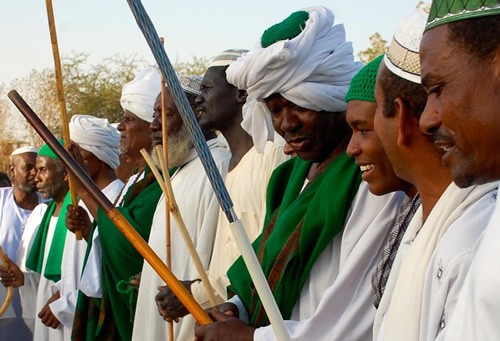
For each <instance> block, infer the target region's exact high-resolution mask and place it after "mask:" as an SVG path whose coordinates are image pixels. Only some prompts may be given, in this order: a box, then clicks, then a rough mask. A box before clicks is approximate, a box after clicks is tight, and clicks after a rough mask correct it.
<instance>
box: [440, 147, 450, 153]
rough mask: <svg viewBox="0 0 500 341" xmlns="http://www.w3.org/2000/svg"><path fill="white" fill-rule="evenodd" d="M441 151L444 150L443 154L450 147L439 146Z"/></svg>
mask: <svg viewBox="0 0 500 341" xmlns="http://www.w3.org/2000/svg"><path fill="white" fill-rule="evenodd" d="M441 149H442V150H444V151H445V152H447V151H448V150H450V149H451V147H446V146H441Z"/></svg>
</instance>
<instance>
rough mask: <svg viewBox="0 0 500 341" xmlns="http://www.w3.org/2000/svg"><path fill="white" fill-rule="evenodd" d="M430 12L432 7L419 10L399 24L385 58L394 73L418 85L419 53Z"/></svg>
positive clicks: (386, 64) (386, 63)
mask: <svg viewBox="0 0 500 341" xmlns="http://www.w3.org/2000/svg"><path fill="white" fill-rule="evenodd" d="M429 10H430V5H427V6H425V7H424V8H419V9H417V10H416V11H414V12H413V13H412V14H411V15H409V16H407V17H405V18H404V19H403V20H401V21H400V22H399V24H398V27H397V29H396V32H394V37H393V39H392V42H391V45H390V46H389V49H388V50H387V53H386V54H385V56H384V64H385V66H386V67H387V68H388V69H389V70H390V71H391V72H392V73H394V74H395V75H396V76H399V77H401V78H404V79H406V80H409V81H410V82H413V83H418V84H420V58H419V56H418V51H419V49H420V41H421V40H422V35H423V33H424V28H425V24H426V23H427V18H428V17H429Z"/></svg>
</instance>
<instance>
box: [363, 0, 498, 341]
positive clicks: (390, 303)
mask: <svg viewBox="0 0 500 341" xmlns="http://www.w3.org/2000/svg"><path fill="white" fill-rule="evenodd" d="M428 11H429V9H428V7H426V8H424V9H418V10H416V11H415V12H414V13H413V14H412V15H410V16H409V17H407V18H405V19H404V20H402V21H401V23H400V25H399V26H398V28H397V29H396V32H395V34H394V39H393V42H392V43H391V46H390V47H389V50H388V51H387V53H386V55H385V57H384V61H383V63H382V65H381V66H380V69H379V73H378V75H377V85H376V90H375V98H376V102H377V111H376V113H375V132H376V133H377V135H378V137H379V138H380V140H381V142H382V145H383V147H384V150H385V152H386V153H387V156H388V157H389V159H390V160H391V163H392V165H393V167H394V171H395V172H396V174H397V175H398V176H399V177H401V178H402V179H404V180H406V181H408V182H409V183H411V184H413V185H414V186H415V187H416V188H417V191H418V193H419V195H420V199H421V202H422V205H421V208H419V210H417V212H416V213H415V216H414V217H413V219H412V220H411V222H410V224H409V226H408V228H407V230H406V233H405V235H404V236H403V239H402V241H401V244H400V246H399V250H398V253H397V255H396V258H395V260H394V264H393V266H392V269H391V273H390V276H389V278H388V281H387V285H386V288H385V291H384V295H383V296H382V299H381V302H380V306H379V308H378V310H377V315H376V318H375V325H374V334H373V335H374V339H376V340H382V339H387V340H400V339H405V340H419V339H422V338H424V339H428V338H435V337H436V336H437V335H438V334H439V333H440V332H441V330H442V327H444V326H445V325H446V323H447V319H448V318H449V317H450V316H451V315H452V314H453V309H454V302H455V300H456V293H457V292H458V290H460V288H461V286H462V283H463V279H464V276H465V273H466V271H467V268H468V266H469V263H470V256H469V255H470V249H471V248H472V247H473V245H474V243H475V241H476V240H477V238H478V237H479V235H480V233H481V231H482V229H483V228H484V224H485V221H487V217H488V215H489V214H491V210H492V205H491V204H490V201H491V199H492V197H493V196H494V195H495V192H494V191H493V187H492V186H482V187H474V188H470V189H467V190H462V189H460V188H458V187H457V186H456V185H455V184H454V183H452V182H451V175H450V172H449V170H448V168H446V167H445V166H444V165H443V164H442V162H441V157H442V151H440V150H437V149H436V148H435V147H434V144H433V141H432V139H431V138H430V137H429V136H427V135H424V134H423V133H422V132H421V131H420V128H419V119H420V115H421V114H422V111H423V109H424V107H425V102H426V99H427V96H426V94H425V91H424V89H423V87H422V85H421V84H420V76H419V70H420V68H419V59H418V53H417V52H418V48H419V45H420V39H421V35H422V32H423V30H424V26H425V23H426V21H427V17H428ZM408 293H411V295H409V294H408Z"/></svg>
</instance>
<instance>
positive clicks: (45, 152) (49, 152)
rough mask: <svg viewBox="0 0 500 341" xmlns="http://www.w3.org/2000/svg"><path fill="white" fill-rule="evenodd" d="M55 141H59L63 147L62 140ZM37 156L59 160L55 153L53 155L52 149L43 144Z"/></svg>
mask: <svg viewBox="0 0 500 341" xmlns="http://www.w3.org/2000/svg"><path fill="white" fill-rule="evenodd" d="M57 141H59V143H60V144H61V146H64V141H63V140H62V139H59V140H57ZM38 156H47V157H50V158H51V159H57V160H59V158H58V157H57V155H56V153H54V151H53V150H52V148H50V147H49V145H48V144H44V145H43V146H42V148H40V150H39V151H38Z"/></svg>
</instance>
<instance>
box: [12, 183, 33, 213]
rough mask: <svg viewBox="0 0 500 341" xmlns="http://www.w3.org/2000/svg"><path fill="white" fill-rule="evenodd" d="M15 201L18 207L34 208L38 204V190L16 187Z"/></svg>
mask: <svg viewBox="0 0 500 341" xmlns="http://www.w3.org/2000/svg"><path fill="white" fill-rule="evenodd" d="M14 201H15V203H16V205H17V206H18V207H21V208H23V209H25V210H33V209H34V208H35V206H36V205H38V196H37V195H36V192H28V193H26V192H22V191H20V190H19V189H17V188H16V187H14Z"/></svg>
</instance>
